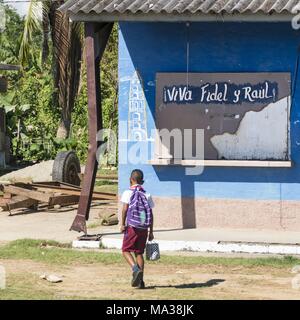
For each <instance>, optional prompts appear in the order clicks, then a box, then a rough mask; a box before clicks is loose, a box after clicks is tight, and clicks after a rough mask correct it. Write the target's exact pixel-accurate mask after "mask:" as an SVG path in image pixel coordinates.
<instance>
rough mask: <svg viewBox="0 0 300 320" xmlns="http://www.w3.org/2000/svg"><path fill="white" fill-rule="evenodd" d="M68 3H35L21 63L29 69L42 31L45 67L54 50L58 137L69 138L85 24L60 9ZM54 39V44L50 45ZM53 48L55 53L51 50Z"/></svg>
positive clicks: (45, 0)
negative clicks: (34, 39) (34, 42)
mask: <svg viewBox="0 0 300 320" xmlns="http://www.w3.org/2000/svg"><path fill="white" fill-rule="evenodd" d="M63 3H64V0H43V1H42V2H40V1H38V0H31V2H30V5H29V9H28V13H27V16H26V18H25V28H24V32H23V36H22V41H21V45H20V51H19V60H20V63H21V64H22V65H23V66H25V65H26V63H27V61H28V59H29V57H30V44H31V41H32V36H33V33H34V32H36V31H42V33H43V43H42V48H41V65H42V66H43V64H44V63H45V61H46V60H47V58H48V56H49V54H50V51H52V71H53V80H54V85H55V88H56V90H55V92H54V94H53V101H54V105H55V107H59V108H60V110H61V121H60V124H59V125H58V129H57V137H58V138H62V139H65V138H67V137H68V136H69V133H70V126H71V113H72V109H73V106H74V102H75V97H76V95H77V93H78V87H79V82H80V70H81V68H80V63H81V57H82V32H81V24H79V23H71V22H70V21H69V18H68V16H67V15H66V14H65V13H62V12H60V11H58V10H57V9H58V8H59V7H60V6H61V5H62V4H63ZM49 38H50V39H51V45H49V43H50V41H49ZM50 48H51V50H50Z"/></svg>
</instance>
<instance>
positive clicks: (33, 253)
mask: <svg viewBox="0 0 300 320" xmlns="http://www.w3.org/2000/svg"><path fill="white" fill-rule="evenodd" d="M0 259H15V260H22V259H29V260H33V261H36V262H44V263H49V264H56V265H71V264H92V263H101V264H118V263H123V257H122V255H121V253H112V252H108V253H106V252H99V251H80V250H76V249H72V248H71V247H70V245H69V244H61V243H59V242H55V241H45V240H30V239H23V240H16V241H12V242H10V243H8V244H5V245H3V246H1V247H0ZM151 263H152V264H164V265H191V266H193V265H198V266H199V265H219V266H229V267H230V266H244V267H272V268H288V267H292V266H294V265H296V264H300V259H299V258H295V257H293V256H284V257H267V258H266V257H262V258H236V257H230V258H226V257H202V256H193V257H190V256H189V257H187V256H169V255H162V257H161V259H160V260H159V261H156V262H151Z"/></svg>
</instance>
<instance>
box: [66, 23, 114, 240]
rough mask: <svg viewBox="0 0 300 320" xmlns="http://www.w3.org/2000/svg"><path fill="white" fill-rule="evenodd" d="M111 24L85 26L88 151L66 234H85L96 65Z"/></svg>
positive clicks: (97, 119)
mask: <svg viewBox="0 0 300 320" xmlns="http://www.w3.org/2000/svg"><path fill="white" fill-rule="evenodd" d="M112 27H113V23H90V22H89V23H85V46H86V47H85V51H86V67H87V90H88V122H89V148H88V156H87V163H86V166H85V172H84V179H83V183H82V191H81V194H80V200H79V206H78V211H77V215H76V217H75V219H74V221H73V224H72V226H71V228H70V230H74V231H78V232H81V231H82V232H84V233H85V234H86V232H87V230H86V222H85V221H86V220H88V218H89V211H90V205H91V200H92V194H93V189H94V185H95V178H96V173H97V168H98V162H97V159H96V153H97V149H98V147H99V146H100V142H99V141H97V133H98V131H99V130H101V129H102V107H101V87H100V61H101V58H102V56H103V53H104V50H105V47H106V44H107V41H108V38H109V36H110V33H111V30H112Z"/></svg>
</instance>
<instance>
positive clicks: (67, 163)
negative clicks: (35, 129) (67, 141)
mask: <svg viewBox="0 0 300 320" xmlns="http://www.w3.org/2000/svg"><path fill="white" fill-rule="evenodd" d="M80 172H81V168H80V162H79V159H78V157H77V155H76V153H75V152H74V151H62V152H59V153H58V154H57V156H56V158H55V160H54V164H53V169H52V180H53V181H58V182H65V183H69V184H73V185H76V186H79V185H80V178H79V174H80Z"/></svg>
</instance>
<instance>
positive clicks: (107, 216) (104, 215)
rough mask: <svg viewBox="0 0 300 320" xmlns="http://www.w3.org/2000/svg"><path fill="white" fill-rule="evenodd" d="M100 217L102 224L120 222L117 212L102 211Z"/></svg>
mask: <svg viewBox="0 0 300 320" xmlns="http://www.w3.org/2000/svg"><path fill="white" fill-rule="evenodd" d="M99 218H100V221H101V222H100V223H101V225H102V226H113V225H116V224H118V223H119V219H118V215H117V214H116V213H115V212H100V213H99Z"/></svg>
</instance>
